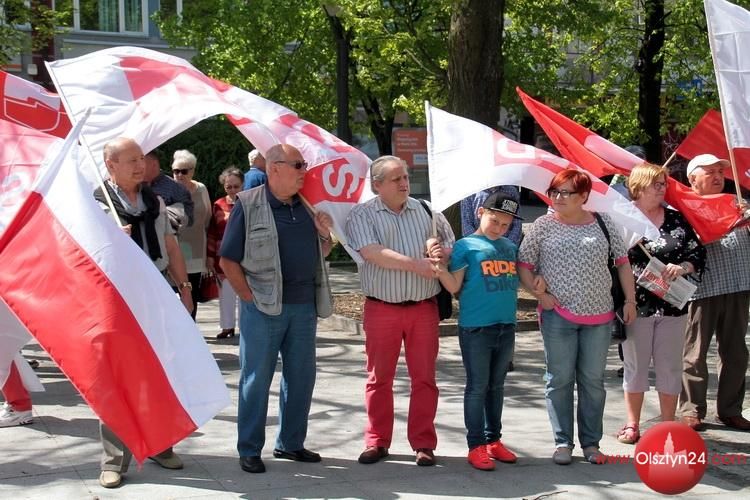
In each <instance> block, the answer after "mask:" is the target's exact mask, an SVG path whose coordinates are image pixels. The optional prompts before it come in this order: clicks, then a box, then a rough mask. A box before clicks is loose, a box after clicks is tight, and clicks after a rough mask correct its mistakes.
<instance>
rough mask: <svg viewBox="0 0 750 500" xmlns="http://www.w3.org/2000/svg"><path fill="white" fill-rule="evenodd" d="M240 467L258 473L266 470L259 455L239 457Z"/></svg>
mask: <svg viewBox="0 0 750 500" xmlns="http://www.w3.org/2000/svg"><path fill="white" fill-rule="evenodd" d="M240 467H242V470H244V471H245V472H251V473H253V474H259V473H261V472H266V466H265V465H263V460H261V459H260V457H240Z"/></svg>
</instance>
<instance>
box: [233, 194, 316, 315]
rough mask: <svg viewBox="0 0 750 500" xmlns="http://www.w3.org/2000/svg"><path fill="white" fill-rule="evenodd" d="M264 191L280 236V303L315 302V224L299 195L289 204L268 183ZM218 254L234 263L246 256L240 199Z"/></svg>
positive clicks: (242, 210)
mask: <svg viewBox="0 0 750 500" xmlns="http://www.w3.org/2000/svg"><path fill="white" fill-rule="evenodd" d="M265 190H266V196H267V197H268V202H269V203H270V205H271V212H272V213H273V220H274V222H275V224H276V232H277V233H278V235H279V257H280V259H281V275H282V277H283V293H282V298H281V302H282V303H284V304H309V303H311V302H315V271H316V269H317V265H318V231H317V229H315V223H314V222H313V220H312V217H311V216H310V213H309V212H308V211H307V210H306V209H305V206H304V205H303V204H302V202H301V201H300V199H299V196H296V195H295V196H294V198H293V199H292V204H291V205H289V204H287V203H282V202H281V201H279V200H278V198H276V197H275V196H274V195H273V194H272V193H271V191H270V190H269V189H268V185H266V187H265ZM219 255H221V256H222V257H225V258H227V259H229V260H233V261H235V262H242V259H243V258H244V256H245V211H244V209H243V208H242V202H241V201H240V199H239V198H237V201H236V202H235V204H234V208H233V209H232V213H231V214H230V215H229V220H228V221H227V228H226V231H225V232H224V238H223V239H222V240H221V248H220V249H219ZM250 258H252V255H251V256H250Z"/></svg>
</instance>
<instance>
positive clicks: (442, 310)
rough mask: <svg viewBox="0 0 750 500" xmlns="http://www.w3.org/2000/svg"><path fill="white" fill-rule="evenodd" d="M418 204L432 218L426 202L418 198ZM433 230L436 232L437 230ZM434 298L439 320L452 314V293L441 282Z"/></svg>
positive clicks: (434, 235)
mask: <svg viewBox="0 0 750 500" xmlns="http://www.w3.org/2000/svg"><path fill="white" fill-rule="evenodd" d="M419 204H420V205H422V208H424V209H425V211H426V212H427V213H428V214H429V216H430V220H432V210H431V209H430V207H429V206H427V203H425V201H424V200H419ZM434 227H435V225H434V224H433V228H434ZM434 232H435V233H436V232H437V230H435V231H434ZM432 236H433V237H437V234H433V235H432ZM435 299H436V300H437V306H438V318H440V321H443V320H444V319H448V318H450V317H451V316H453V295H452V294H451V293H450V292H449V291H448V290H446V289H445V287H444V286H443V284H442V283H441V284H440V291H439V292H438V294H437V295H436V296H435Z"/></svg>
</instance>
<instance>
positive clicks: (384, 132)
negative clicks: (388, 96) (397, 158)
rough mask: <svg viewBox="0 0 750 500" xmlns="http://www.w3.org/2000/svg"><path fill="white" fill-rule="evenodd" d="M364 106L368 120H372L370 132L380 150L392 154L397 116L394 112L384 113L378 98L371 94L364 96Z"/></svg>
mask: <svg viewBox="0 0 750 500" xmlns="http://www.w3.org/2000/svg"><path fill="white" fill-rule="evenodd" d="M362 107H364V108H365V113H366V114H367V121H368V122H370V132H372V135H373V136H375V141H376V142H377V143H378V151H379V152H380V154H381V155H389V154H392V151H393V148H392V144H391V142H392V135H393V121H394V119H395V116H394V115H393V113H391V114H390V115H388V114H384V113H383V112H382V110H381V109H380V103H379V102H378V99H377V98H376V97H374V96H372V95H369V94H368V95H366V96H365V97H363V98H362Z"/></svg>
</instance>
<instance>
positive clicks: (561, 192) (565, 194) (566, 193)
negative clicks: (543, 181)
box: [547, 189, 578, 200]
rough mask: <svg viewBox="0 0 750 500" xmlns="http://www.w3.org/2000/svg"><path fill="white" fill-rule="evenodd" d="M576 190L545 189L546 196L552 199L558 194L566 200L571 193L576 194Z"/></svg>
mask: <svg viewBox="0 0 750 500" xmlns="http://www.w3.org/2000/svg"><path fill="white" fill-rule="evenodd" d="M577 193H578V191H568V190H567V189H550V190H548V191H547V196H549V197H550V198H552V199H553V200H554V199H555V198H557V197H558V196H559V197H560V198H562V199H563V200H567V199H568V198H570V196H571V195H573V194H577Z"/></svg>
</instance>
